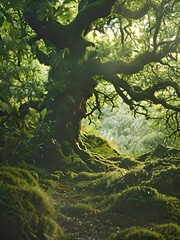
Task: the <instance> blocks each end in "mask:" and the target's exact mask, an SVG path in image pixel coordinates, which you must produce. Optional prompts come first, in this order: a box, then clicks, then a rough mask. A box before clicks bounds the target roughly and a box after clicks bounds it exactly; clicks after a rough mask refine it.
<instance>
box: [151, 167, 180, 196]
mask: <svg viewBox="0 0 180 240" xmlns="http://www.w3.org/2000/svg"><path fill="white" fill-rule="evenodd" d="M179 183H180V167H176V166H171V167H168V168H166V169H163V170H161V171H158V172H156V173H154V174H153V175H152V178H151V179H150V181H149V185H151V186H152V187H155V188H156V189H157V190H158V191H159V192H161V193H164V194H167V195H170V196H176V197H179V196H180V193H179Z"/></svg>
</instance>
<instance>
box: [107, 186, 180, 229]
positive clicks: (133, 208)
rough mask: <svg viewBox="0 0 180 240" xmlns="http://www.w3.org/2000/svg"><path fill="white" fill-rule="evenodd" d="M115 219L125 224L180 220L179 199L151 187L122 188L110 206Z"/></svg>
mask: <svg viewBox="0 0 180 240" xmlns="http://www.w3.org/2000/svg"><path fill="white" fill-rule="evenodd" d="M110 211H112V212H114V213H115V214H116V221H117V222H119V223H122V222H123V224H125V225H126V224H127V226H128V225H129V226H132V225H134V224H137V225H145V224H149V223H156V224H157V223H166V222H169V221H172V222H176V221H177V222H178V221H179V220H180V217H179V216H180V201H179V199H177V198H174V197H167V196H165V195H162V194H160V193H158V192H157V190H156V189H154V188H151V187H143V186H142V187H140V186H136V187H130V188H128V189H126V190H124V191H123V192H122V193H121V194H120V195H118V197H117V198H116V200H115V201H114V203H113V204H112V207H111V208H110Z"/></svg>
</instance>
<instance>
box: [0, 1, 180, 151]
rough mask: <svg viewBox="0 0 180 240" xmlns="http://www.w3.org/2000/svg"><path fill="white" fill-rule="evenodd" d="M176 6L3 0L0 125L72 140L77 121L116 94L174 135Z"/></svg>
mask: <svg viewBox="0 0 180 240" xmlns="http://www.w3.org/2000/svg"><path fill="white" fill-rule="evenodd" d="M179 10H180V3H179V1H178V0H148V1H145V0H138V1H137V0H136V1H126V0H124V1H123V0H111V1H109V0H97V1H94V0H76V1H71V0H59V1H57V0H45V1H35V0H23V1H18V0H9V1H5V0H2V1H1V3H0V29H1V31H0V52H1V55H0V58H1V62H0V73H1V78H0V81H1V87H0V90H1V94H0V101H1V102H0V106H1V125H2V127H1V131H2V132H6V129H7V128H8V129H10V128H13V131H14V129H16V130H15V133H14V132H13V136H15V137H17V135H18V136H21V139H22V135H23V137H24V135H27V134H29V135H28V137H32V136H33V132H34V131H35V130H34V129H37V127H39V128H38V131H39V129H40V131H41V133H39V136H41V135H42V131H47V129H48V130H49V133H51V134H52V135H51V136H52V137H53V138H54V139H55V140H57V141H58V142H59V143H63V142H67V141H69V142H71V144H72V145H74V146H75V145H76V142H77V141H78V137H79V130H80V125H79V124H80V122H81V120H82V119H83V118H85V117H89V119H90V121H91V115H92V113H93V112H94V111H99V113H101V108H102V107H103V106H104V104H110V105H112V107H114V106H115V105H116V98H117V96H120V97H121V99H122V100H123V101H124V102H125V103H126V104H127V105H128V106H129V107H130V109H131V110H132V111H134V113H141V114H143V115H145V116H146V117H147V118H150V117H154V118H159V117H160V115H161V117H162V116H164V118H165V121H166V124H167V126H168V127H169V128H171V130H172V133H173V134H179V130H180V125H179V121H180V119H179V117H180V98H179V97H180V87H179V83H180V80H179V79H180V78H179V76H180V62H179V44H180V28H179V25H180V24H179V19H180V18H179ZM90 97H92V98H91V102H88V100H89V99H90ZM152 105H155V106H157V107H156V108H154V109H155V110H153V111H152V110H150V108H151V106H152ZM158 112H161V114H159V113H158ZM40 120H41V121H44V124H45V125H43V127H44V126H45V127H44V128H43V130H42V125H40V126H39V122H40ZM36 135H37V132H36Z"/></svg>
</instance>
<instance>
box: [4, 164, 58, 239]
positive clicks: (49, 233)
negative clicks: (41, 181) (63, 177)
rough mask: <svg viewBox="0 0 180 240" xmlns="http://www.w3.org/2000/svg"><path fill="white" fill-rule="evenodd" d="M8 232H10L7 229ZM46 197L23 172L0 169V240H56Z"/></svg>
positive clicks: (52, 216) (50, 209) (55, 229)
mask: <svg viewBox="0 0 180 240" xmlns="http://www.w3.org/2000/svg"><path fill="white" fill-rule="evenodd" d="M10 229H11V230H10ZM61 234H62V233H61V229H60V227H59V225H58V224H57V223H56V221H55V216H54V212H53V208H52V202H51V200H50V198H49V197H48V196H47V195H46V194H45V193H44V192H43V191H42V190H41V188H40V187H39V185H38V183H37V182H36V180H35V179H34V178H33V176H32V175H31V174H30V173H29V172H28V171H27V170H23V169H19V168H15V167H1V168H0V239H6V240H16V239H18V240H35V239H36V240H38V239H39V240H46V239H53V240H56V239H59V236H60V235H61Z"/></svg>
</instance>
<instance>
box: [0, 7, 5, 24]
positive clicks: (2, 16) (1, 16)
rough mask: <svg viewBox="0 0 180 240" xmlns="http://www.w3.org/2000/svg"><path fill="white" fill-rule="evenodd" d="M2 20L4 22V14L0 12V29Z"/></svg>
mask: <svg viewBox="0 0 180 240" xmlns="http://www.w3.org/2000/svg"><path fill="white" fill-rule="evenodd" d="M4 20H5V16H4V14H3V13H2V12H1V11H0V27H2V25H3V23H4Z"/></svg>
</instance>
